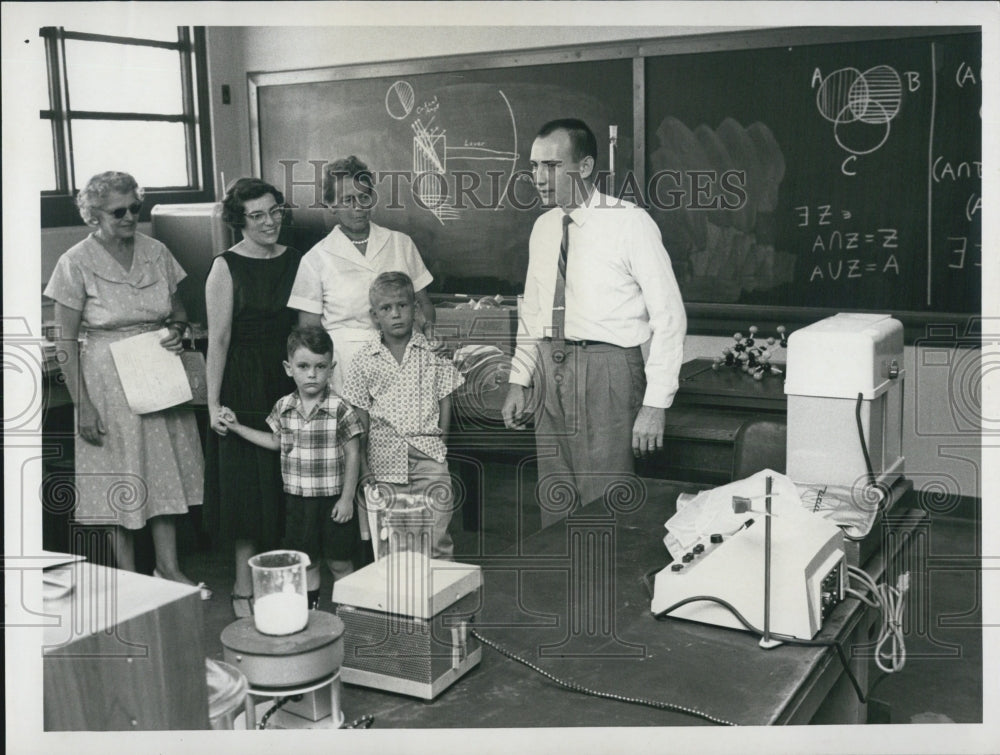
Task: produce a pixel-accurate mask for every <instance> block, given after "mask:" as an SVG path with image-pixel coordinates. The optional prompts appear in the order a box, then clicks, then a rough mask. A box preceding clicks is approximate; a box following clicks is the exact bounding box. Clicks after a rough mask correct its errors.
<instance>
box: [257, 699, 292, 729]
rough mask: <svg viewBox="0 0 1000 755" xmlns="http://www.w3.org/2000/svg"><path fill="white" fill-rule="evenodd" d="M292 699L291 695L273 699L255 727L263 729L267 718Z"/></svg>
mask: <svg viewBox="0 0 1000 755" xmlns="http://www.w3.org/2000/svg"><path fill="white" fill-rule="evenodd" d="M298 697H301V695H299V696H298ZM293 699H294V698H293V697H279V698H278V699H277V700H276V701H275V703H274V705H272V706H271V707H270V708H268V711H267V713H265V714H264V715H263V716H261V717H260V723H258V724H257V728H258V729H264V728H266V727H267V719H269V718H270V717H271V716H273V715H274V714H275V713H277V712H278V711H279V710H281V709H282V708H283V707H284V706H285V704H286V703H289V702H291V701H292V700H293Z"/></svg>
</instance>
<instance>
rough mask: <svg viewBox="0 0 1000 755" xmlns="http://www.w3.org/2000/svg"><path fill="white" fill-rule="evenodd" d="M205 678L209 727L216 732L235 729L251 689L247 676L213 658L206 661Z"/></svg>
mask: <svg viewBox="0 0 1000 755" xmlns="http://www.w3.org/2000/svg"><path fill="white" fill-rule="evenodd" d="M205 676H206V681H207V682H208V724H209V727H210V728H212V729H215V730H216V731H225V730H228V729H233V728H235V722H236V717H237V716H238V715H239V714H240V713H242V712H243V711H244V708H245V705H246V699H247V690H248V688H249V685H248V684H247V678H246V676H244V675H243V673H242V672H241V671H240V670H239V669H238V668H236V667H235V666H231V665H229V664H228V663H223V662H222V661H213V660H212V659H211V658H206V659H205ZM244 726H245V724H244Z"/></svg>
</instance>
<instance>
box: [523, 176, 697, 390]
mask: <svg viewBox="0 0 1000 755" xmlns="http://www.w3.org/2000/svg"><path fill="white" fill-rule="evenodd" d="M570 215H571V217H572V218H573V222H572V223H571V224H570V227H569V260H568V263H567V268H566V338H568V339H571V340H587V341H604V342H606V343H611V344H615V345H616V346H623V347H631V346H640V345H642V344H645V343H646V342H647V341H648V342H649V356H648V357H647V359H646V392H645V396H644V398H643V404H644V405H646V406H655V407H664V408H665V407H668V406H670V405H671V403H673V398H674V394H675V393H676V392H677V387H678V374H679V373H680V368H681V363H682V362H683V356H684V333H685V331H686V329H687V316H686V315H685V312H684V303H683V302H682V300H681V293H680V289H679V288H678V286H677V280H676V278H675V277H674V273H673V269H672V268H671V266H670V257H669V256H668V255H667V251H666V249H664V247H663V242H662V240H661V236H660V229H659V228H658V227H657V226H656V223H655V222H653V219H652V218H651V217H650V216H649V215H648V214H647V213H646V212H645V211H644V210H642V209H641V208H639V207H637V206H636V205H634V204H632V203H631V202H626V201H624V200H617V199H614V198H612V197H608V196H606V195H604V194H601V193H600V192H597V191H594V193H593V194H592V195H591V197H590V200H589V201H588V202H587V203H586V204H585V205H582V206H581V207H578V208H576V209H574V210H573V211H572V212H571V213H570ZM562 216H563V211H562V210H561V209H560V208H558V207H557V208H554V209H552V210H550V211H549V212H547V213H545V214H544V215H542V216H541V217H540V218H538V220H536V221H535V226H534V228H533V229H532V231H531V240H530V242H529V247H528V273H527V277H526V280H525V286H524V300H523V302H522V304H521V308H520V318H519V322H518V331H517V352H516V354H515V358H514V364H513V368H512V370H511V377H510V382H512V383H517V384H519V385H523V386H528V385H530V384H531V381H532V374H533V373H534V371H535V360H536V358H537V353H538V351H537V345H536V339H539V338H543V337H545V336H547V335H549V334H550V333H551V327H552V300H553V296H554V294H555V284H556V271H557V264H558V256H559V244H560V241H561V239H562Z"/></svg>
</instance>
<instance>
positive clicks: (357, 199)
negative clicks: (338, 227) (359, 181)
mask: <svg viewBox="0 0 1000 755" xmlns="http://www.w3.org/2000/svg"><path fill="white" fill-rule="evenodd" d="M329 206H330V208H331V209H334V210H353V209H358V210H370V209H371V208H372V207H374V206H375V199H374V198H373V197H372V196H371V195H370V194H352V195H350V196H347V197H344V198H343V199H341V200H338V201H335V202H334V203H333V204H331V205H329Z"/></svg>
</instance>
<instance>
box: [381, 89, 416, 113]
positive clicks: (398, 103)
mask: <svg viewBox="0 0 1000 755" xmlns="http://www.w3.org/2000/svg"><path fill="white" fill-rule="evenodd" d="M414 102H416V97H415V96H414V94H413V87H412V86H410V82H408V81H397V82H395V83H393V85H392V86H390V87H389V88H388V89H387V90H386V93H385V110H386V112H387V113H388V114H389V115H390V116H391V117H393V118H395V119H396V120H397V121H401V120H403V119H405V118H406V117H407V116H408V115H409V114H410V113H411V112H413V103H414Z"/></svg>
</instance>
